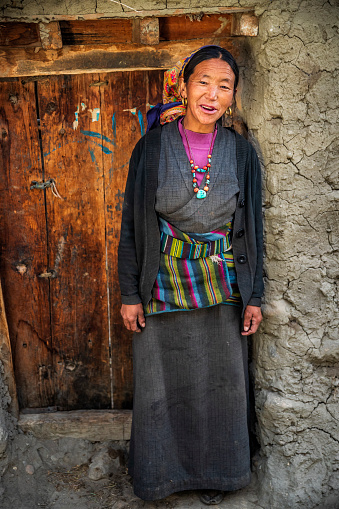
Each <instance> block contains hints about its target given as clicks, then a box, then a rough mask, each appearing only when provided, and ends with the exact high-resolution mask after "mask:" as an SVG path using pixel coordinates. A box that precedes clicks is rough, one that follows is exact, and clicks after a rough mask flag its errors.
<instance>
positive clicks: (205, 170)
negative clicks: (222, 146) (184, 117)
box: [182, 124, 217, 200]
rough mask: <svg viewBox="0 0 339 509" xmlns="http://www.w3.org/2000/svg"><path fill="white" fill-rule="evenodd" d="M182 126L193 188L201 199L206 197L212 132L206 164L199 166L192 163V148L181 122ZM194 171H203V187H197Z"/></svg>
mask: <svg viewBox="0 0 339 509" xmlns="http://www.w3.org/2000/svg"><path fill="white" fill-rule="evenodd" d="M182 127H183V128H184V133H185V138H186V141H187V147H188V151H189V154H190V165H191V168H192V169H191V172H192V177H193V190H194V192H195V195H196V197H197V198H198V199H199V200H201V199H203V198H206V194H207V191H208V190H209V186H208V185H209V183H210V174H209V172H210V171H211V170H210V168H211V159H212V152H211V149H212V144H213V138H214V133H213V134H212V139H211V145H210V148H209V150H208V156H207V163H206V166H204V167H203V168H199V166H198V165H197V164H194V160H193V155H192V150H191V146H190V143H189V141H188V137H187V134H186V129H185V126H184V124H182ZM216 129H217V125H215V129H214V131H216ZM196 172H198V173H205V178H206V181H205V185H204V188H203V189H199V186H198V181H197V179H196V176H195V173H196Z"/></svg>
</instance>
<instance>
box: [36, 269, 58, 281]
mask: <svg viewBox="0 0 339 509" xmlns="http://www.w3.org/2000/svg"><path fill="white" fill-rule="evenodd" d="M38 277H43V278H49V279H54V278H56V277H57V273H56V271H55V270H53V269H50V271H49V272H42V273H41V274H39V276H38Z"/></svg>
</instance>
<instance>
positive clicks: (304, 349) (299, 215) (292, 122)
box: [242, 0, 339, 509]
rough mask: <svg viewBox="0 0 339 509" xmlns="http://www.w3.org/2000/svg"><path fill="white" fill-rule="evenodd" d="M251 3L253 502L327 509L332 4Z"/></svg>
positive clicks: (336, 444)
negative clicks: (255, 17) (255, 186)
mask: <svg viewBox="0 0 339 509" xmlns="http://www.w3.org/2000/svg"><path fill="white" fill-rule="evenodd" d="M258 3H259V2H258ZM258 3H257V9H256V10H257V14H259V15H260V25H259V37H258V38H255V39H254V38H253V39H250V40H249V55H250V58H249V62H250V66H249V68H248V69H246V70H245V76H244V86H243V90H244V92H243V97H242V105H243V114H244V116H245V119H246V122H247V124H248V126H249V128H250V132H251V134H252V136H253V137H254V138H255V140H256V142H257V143H258V144H259V146H260V149H261V152H262V157H263V161H264V163H265V180H264V182H265V184H264V197H265V209H266V210H265V227H266V255H267V256H266V263H265V267H266V275H267V280H266V294H265V295H266V296H265V306H264V315H265V321H264V324H263V326H262V329H261V334H260V335H258V336H257V337H256V338H255V340H254V348H255V353H254V356H255V377H256V407H257V417H258V436H259V441H260V445H261V461H260V464H259V467H258V475H259V480H260V487H261V498H260V500H261V501H262V504H263V506H264V507H265V508H266V507H269V508H270V509H274V508H284V509H287V508H293V509H294V508H299V507H303V508H305V509H306V508H307V509H311V508H313V507H316V506H317V504H319V507H321V508H322V509H324V508H325V507H329V508H332V509H337V508H338V507H339V428H338V420H339V344H338V308H337V303H338V300H337V299H338V287H337V283H338V272H339V270H338V223H339V221H338V219H339V218H338V205H337V199H338V194H339V193H338V187H339V180H338V165H339V159H338V152H339V140H338V111H339V110H338V78H339V60H338V55H339V42H338V31H339V23H338V15H339V6H338V4H337V2H335V1H334V0H333V1H332V2H322V1H317V0H311V1H304V2H302V1H293V0H292V1H286V2H284V1H273V2H270V3H268V2H263V3H262V4H261V6H258ZM335 493H336V494H335Z"/></svg>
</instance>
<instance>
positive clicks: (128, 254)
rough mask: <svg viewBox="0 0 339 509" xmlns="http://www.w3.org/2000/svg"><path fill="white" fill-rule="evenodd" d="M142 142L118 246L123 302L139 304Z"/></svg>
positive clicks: (134, 157)
mask: <svg viewBox="0 0 339 509" xmlns="http://www.w3.org/2000/svg"><path fill="white" fill-rule="evenodd" d="M141 152H142V150H141V143H140V142H138V143H137V145H136V146H135V148H134V150H133V152H132V156H131V159H130V163H129V172H128V177H127V183H126V188H125V197H124V205H123V211H122V220H121V234H120V242H119V248H118V273H119V283H120V291H121V302H122V303H123V304H139V302H141V298H140V295H139V266H138V260H137V252H136V244H135V226H134V198H135V179H136V173H137V168H138V164H139V162H140V157H141Z"/></svg>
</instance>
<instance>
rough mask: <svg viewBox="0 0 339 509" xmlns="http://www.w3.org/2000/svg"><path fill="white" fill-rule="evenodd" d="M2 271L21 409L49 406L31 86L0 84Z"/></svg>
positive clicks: (43, 244) (43, 250) (43, 246)
mask: <svg viewBox="0 0 339 509" xmlns="http://www.w3.org/2000/svg"><path fill="white" fill-rule="evenodd" d="M0 94H1V97H0V104H1V108H0V131H1V136H0V161H1V163H2V171H1V172H0V195H1V196H0V214H1V218H2V219H1V223H0V244H1V256H0V264H1V265H0V270H1V277H2V281H3V289H4V298H5V308H6V314H7V320H8V326H9V332H10V337H11V342H12V351H13V360H14V368H15V376H16V382H17V387H18V398H19V404H20V406H21V407H26V406H30V407H42V406H43V407H46V406H49V405H52V404H53V386H52V383H51V373H52V368H53V366H52V345H51V338H50V335H51V331H50V307H49V296H48V294H49V283H48V280H44V279H41V278H39V277H38V275H39V274H40V273H42V272H45V271H46V269H47V261H48V260H47V238H46V222H45V207H44V192H43V191H41V190H31V189H30V186H31V182H32V181H33V180H37V181H41V180H42V179H43V169H42V164H41V158H40V146H39V135H38V125H37V113H36V108H35V104H36V101H35V92H34V83H26V84H25V85H22V83H21V82H19V81H11V82H10V83H1V85H0Z"/></svg>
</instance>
